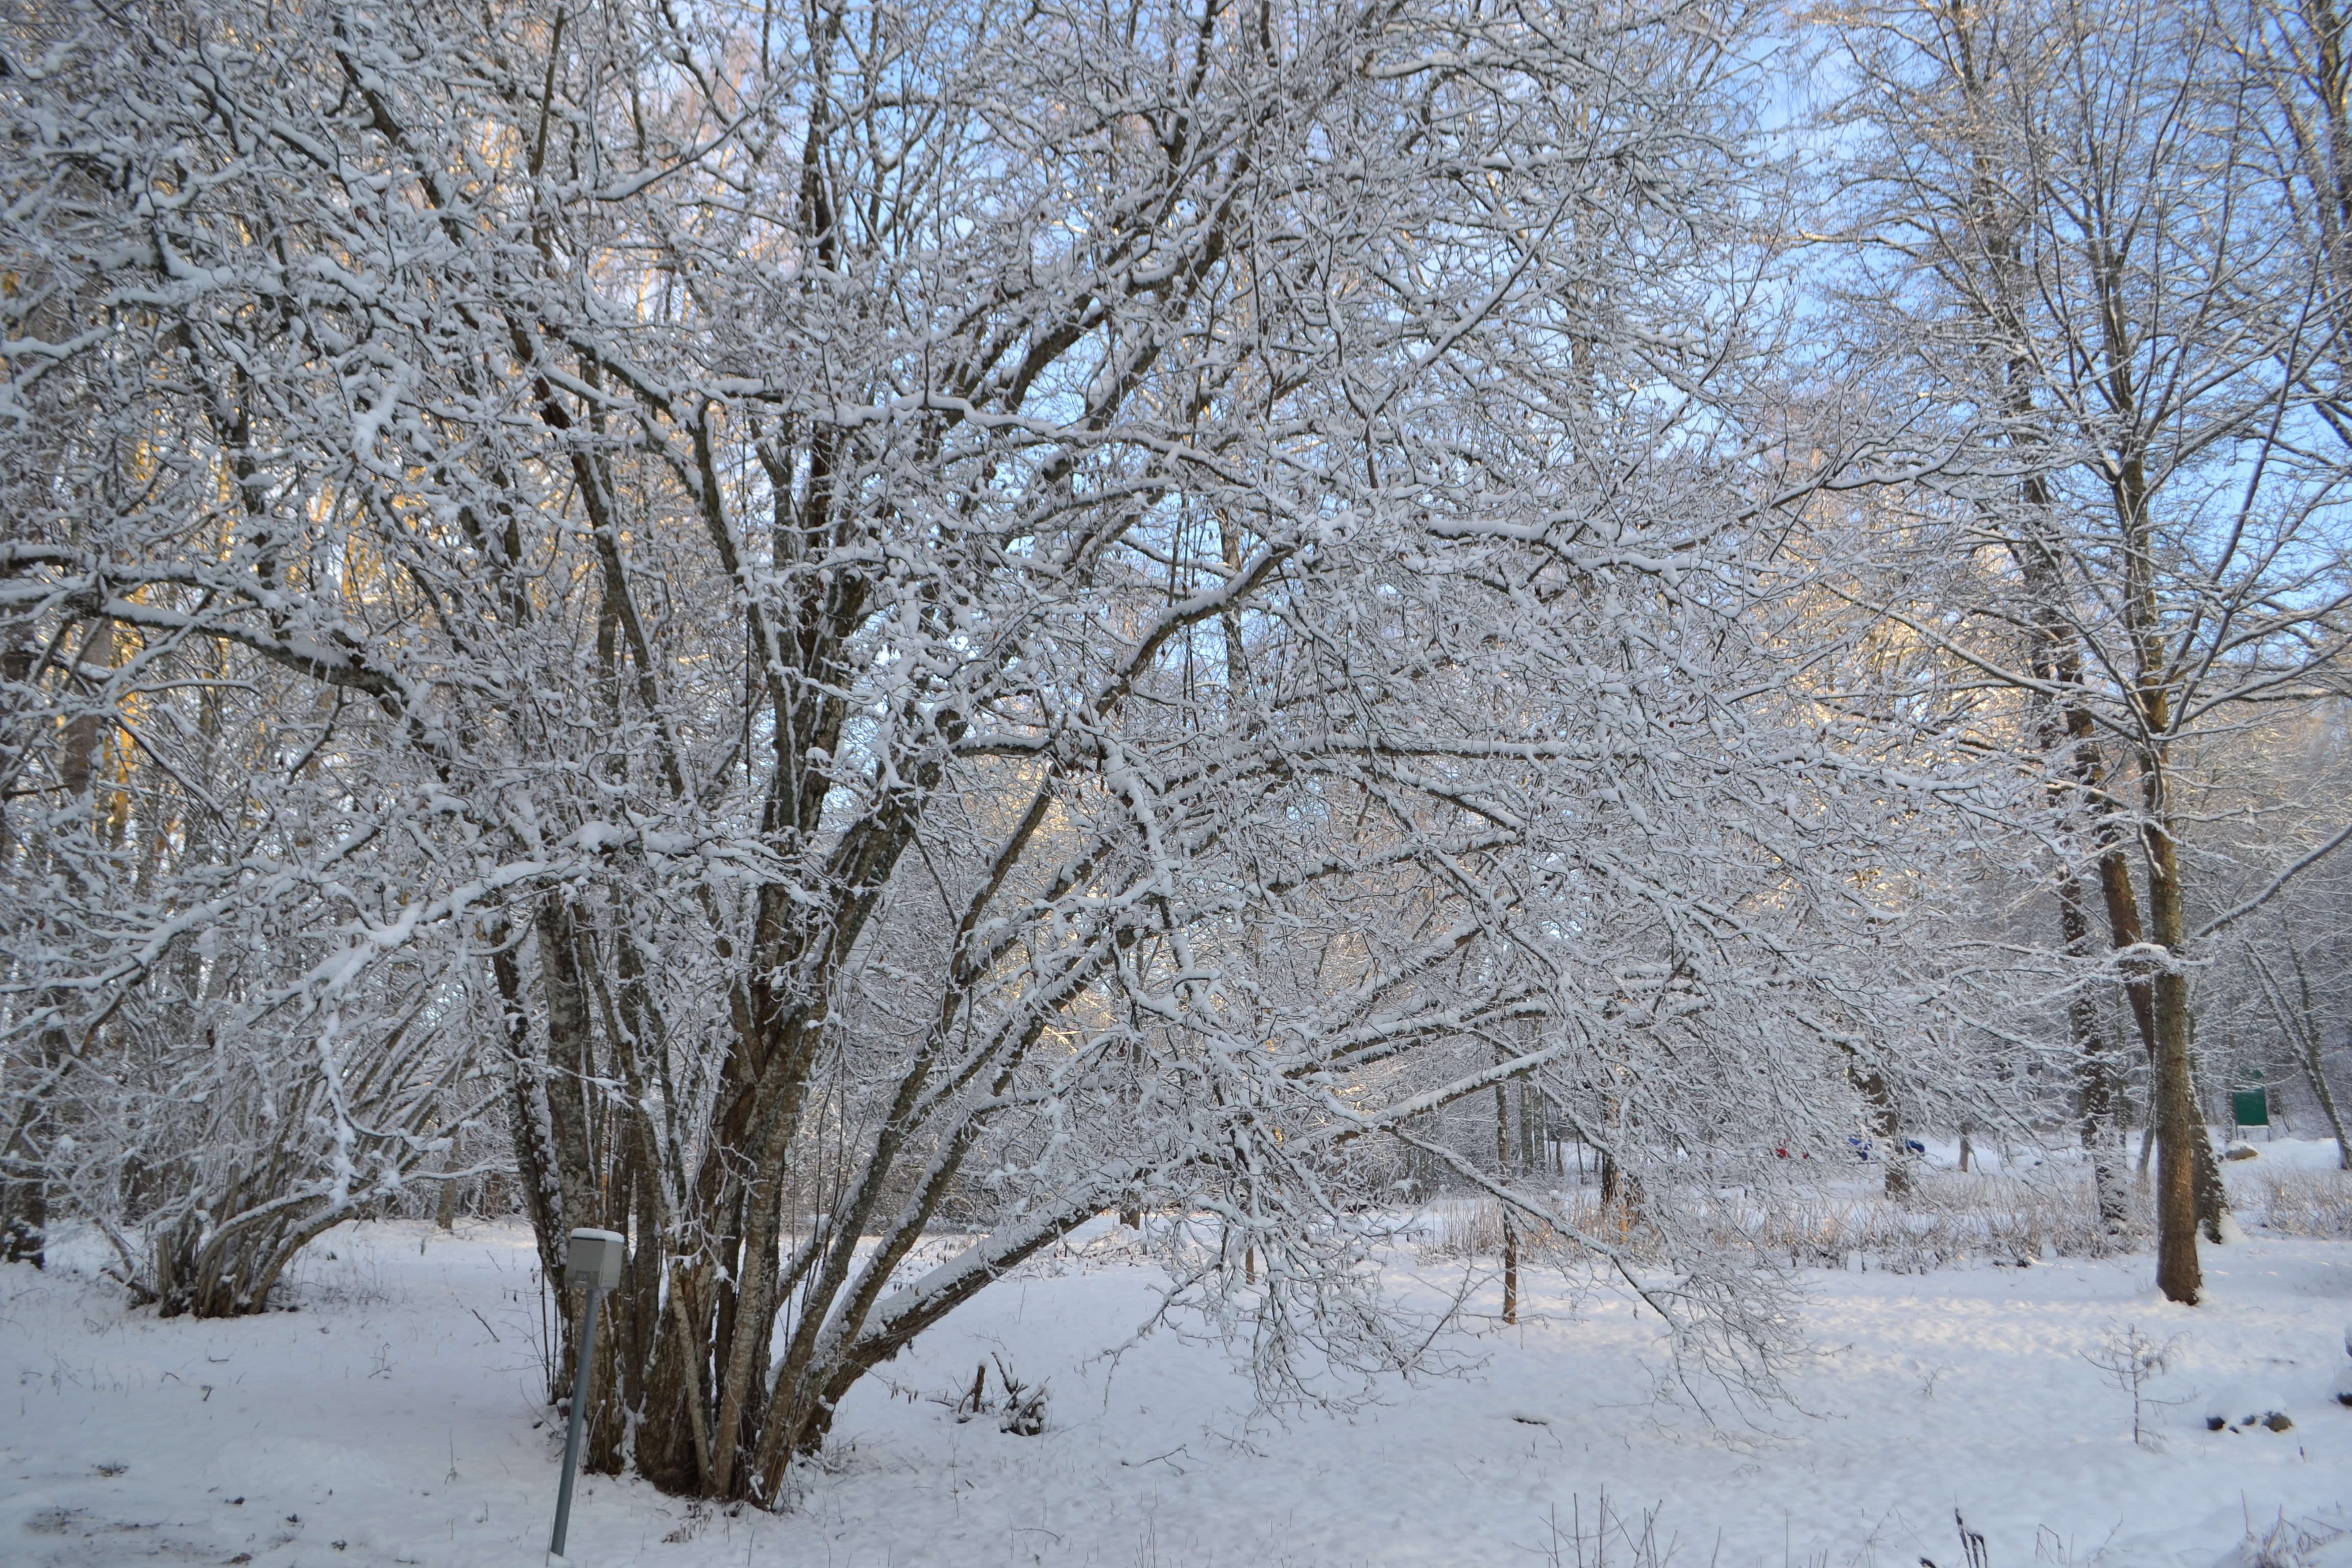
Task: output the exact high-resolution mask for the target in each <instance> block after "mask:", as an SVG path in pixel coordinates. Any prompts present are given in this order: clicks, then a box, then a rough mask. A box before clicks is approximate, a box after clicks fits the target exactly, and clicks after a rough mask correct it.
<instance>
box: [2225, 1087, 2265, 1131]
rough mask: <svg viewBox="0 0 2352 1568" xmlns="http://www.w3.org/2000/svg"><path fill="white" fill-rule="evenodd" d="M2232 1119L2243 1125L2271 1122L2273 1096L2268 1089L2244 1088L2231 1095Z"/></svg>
mask: <svg viewBox="0 0 2352 1568" xmlns="http://www.w3.org/2000/svg"><path fill="white" fill-rule="evenodd" d="M2230 1119H2231V1121H2235V1122H2236V1123H2237V1124H2238V1125H2239V1126H2241V1127H2268V1126H2269V1125H2270V1124H2271V1096H2270V1090H2268V1089H2239V1090H2238V1091H2237V1092H2236V1093H2234V1094H2232V1095H2231V1096H2230Z"/></svg>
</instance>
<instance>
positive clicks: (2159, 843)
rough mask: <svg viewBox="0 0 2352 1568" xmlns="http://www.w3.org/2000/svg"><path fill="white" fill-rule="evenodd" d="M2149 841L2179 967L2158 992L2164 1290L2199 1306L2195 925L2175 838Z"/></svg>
mask: <svg viewBox="0 0 2352 1568" xmlns="http://www.w3.org/2000/svg"><path fill="white" fill-rule="evenodd" d="M2146 837H2147V858H2148V912H2149V915H2150V917H2151V919H2150V922H2149V923H2150V924H2151V925H2153V926H2154V927H2155V931H2154V935H2155V938H2156V940H2157V941H2158V942H2160V943H2162V944H2163V946H2164V948H2165V950H2166V952H2168V954H2169V955H2170V959H2171V962H2169V963H2166V964H2165V965H2164V967H2163V968H2162V969H2160V970H2158V972H2157V975H2156V982H2155V988H2154V1001H2155V1013H2156V1033H2157V1056H2156V1088H2155V1100H2156V1106H2155V1110H2156V1116H2155V1121H2156V1153H2157V1160H2156V1227H2157V1241H2156V1247H2157V1250H2156V1283H2157V1287H2158V1289H2161V1290H2162V1291H2163V1292H2164V1294H2165V1299H2166V1300H2172V1301H2179V1302H2181V1303H2183V1304H2184V1305H2189V1306H2193V1305H2195V1304H2196V1302H2197V1300H2198V1298H2199V1297H2200V1295H2201V1294H2202V1293H2203V1291H2204V1288H2205V1279H2204V1274H2203V1271H2202V1270H2201V1269H2200V1267H2199V1265H2198V1260H2197V1185H2198V1184H2197V1137H2196V1134H2197V1131H2198V1130H2199V1128H2200V1125H2201V1123H2200V1119H2199V1117H2198V1115H2197V1101H2196V1096H2195V1094H2194V1093H2193V1092H2192V1091H2191V1089H2190V1085H2189V976H2188V975H2187V974H2185V973H2182V972H2181V968H2180V959H2181V957H2182V952H2183V950H2184V949H2185V948H2186V947H2187V946H2188V945H2189V942H2188V937H2189V931H2188V925H2189V921H2188V912H2187V910H2185V909H2184V908H2183V906H2182V902H2181V897H2180V874H2179V854H2178V850H2177V848H2176V847H2175V845H2174V843H2173V838H2172V835H2171V834H2170V833H2169V832H2168V831H2166V829H2165V827H2164V826H2163V825H2162V824H2160V823H2157V822H2151V823H2149V824H2148V826H2147V829H2146Z"/></svg>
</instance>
